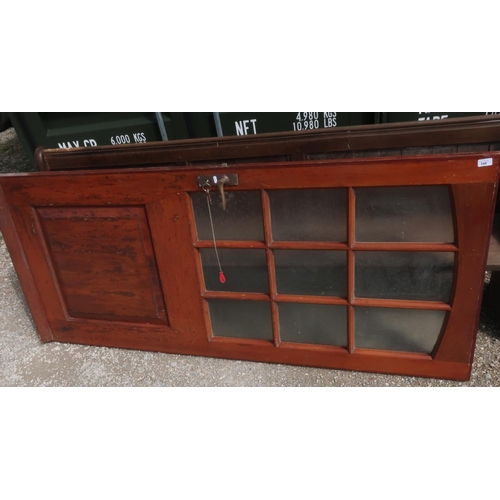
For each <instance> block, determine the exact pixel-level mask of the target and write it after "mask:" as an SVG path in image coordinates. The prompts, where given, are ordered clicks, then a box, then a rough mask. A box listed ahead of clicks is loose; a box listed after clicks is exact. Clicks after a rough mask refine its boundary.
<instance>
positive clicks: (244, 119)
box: [219, 112, 379, 135]
mask: <svg viewBox="0 0 500 500" xmlns="http://www.w3.org/2000/svg"><path fill="white" fill-rule="evenodd" d="M219 116H220V123H221V127H222V135H251V134H263V133H268V132H293V131H301V130H316V129H327V128H334V127H349V126H354V125H369V124H373V123H378V122H379V113H340V112H329V113H317V112H300V113H299V112H293V113H219Z"/></svg>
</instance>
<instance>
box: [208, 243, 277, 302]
mask: <svg viewBox="0 0 500 500" xmlns="http://www.w3.org/2000/svg"><path fill="white" fill-rule="evenodd" d="M218 252H219V258H220V262H221V266H222V270H223V271H224V276H225V277H226V282H225V283H224V284H222V283H221V282H220V281H219V266H218V265H217V258H216V256H215V251H214V250H213V249H212V248H204V249H201V250H200V254H201V261H202V264H203V276H204V278H205V287H206V289H207V290H211V291H226V292H260V293H269V280H268V277H267V261H266V252H265V250H233V249H225V248H224V249H219V250H218Z"/></svg>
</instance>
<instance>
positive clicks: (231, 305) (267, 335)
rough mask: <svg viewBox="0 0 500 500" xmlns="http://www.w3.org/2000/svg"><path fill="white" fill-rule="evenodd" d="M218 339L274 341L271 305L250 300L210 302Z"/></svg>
mask: <svg viewBox="0 0 500 500" xmlns="http://www.w3.org/2000/svg"><path fill="white" fill-rule="evenodd" d="M208 305H209V309H210V319H211V322H212V332H213V335H214V336H216V337H238V338H246V339H262V340H273V329H272V322H271V304H270V303H269V302H257V301H249V300H219V299H215V300H209V301H208Z"/></svg>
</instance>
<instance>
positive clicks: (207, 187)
mask: <svg viewBox="0 0 500 500" xmlns="http://www.w3.org/2000/svg"><path fill="white" fill-rule="evenodd" d="M203 191H205V194H206V196H207V207H208V216H209V217H210V227H211V228H212V238H213V240H214V250H215V256H216V257H217V264H218V266H219V281H220V282H221V283H222V284H224V283H225V282H226V276H225V275H224V271H223V270H222V266H221V264H220V259H219V251H218V250H217V241H216V239H215V229H214V221H213V218H212V199H211V198H210V183H209V182H208V181H207V182H206V183H205V185H204V186H203Z"/></svg>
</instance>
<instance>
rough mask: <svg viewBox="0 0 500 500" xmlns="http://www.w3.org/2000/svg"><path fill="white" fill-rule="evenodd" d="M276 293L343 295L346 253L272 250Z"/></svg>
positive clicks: (344, 292) (344, 293)
mask: <svg viewBox="0 0 500 500" xmlns="http://www.w3.org/2000/svg"><path fill="white" fill-rule="evenodd" d="M274 262H275V266H276V283H277V286H278V293H283V294H295V295H328V296H338V297H345V296H346V293H347V292H346V286H347V283H346V252H335V251H325V250H275V251H274Z"/></svg>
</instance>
